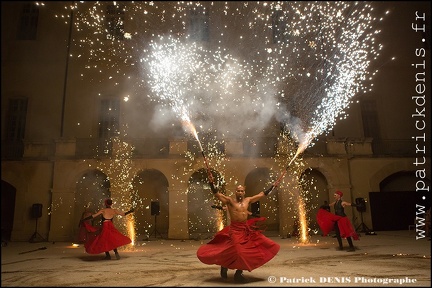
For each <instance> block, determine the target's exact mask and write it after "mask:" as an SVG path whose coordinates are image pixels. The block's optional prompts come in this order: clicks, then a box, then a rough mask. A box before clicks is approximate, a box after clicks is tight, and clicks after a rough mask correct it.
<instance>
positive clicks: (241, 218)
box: [215, 185, 264, 222]
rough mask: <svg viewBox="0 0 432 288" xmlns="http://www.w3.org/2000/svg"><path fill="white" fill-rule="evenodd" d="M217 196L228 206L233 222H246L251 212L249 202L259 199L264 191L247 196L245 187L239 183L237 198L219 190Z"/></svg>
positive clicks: (236, 192)
mask: <svg viewBox="0 0 432 288" xmlns="http://www.w3.org/2000/svg"><path fill="white" fill-rule="evenodd" d="M215 196H216V197H217V198H218V199H219V200H220V201H221V202H222V203H223V204H224V205H226V206H227V208H228V212H229V215H230V219H231V221H232V222H246V221H247V218H248V215H249V214H250V213H249V211H248V207H249V204H251V203H254V202H256V201H258V200H259V199H260V198H261V197H263V196H264V192H260V193H258V194H256V195H254V196H252V197H245V187H244V186H242V185H238V186H237V188H236V191H235V198H232V197H228V196H225V195H223V194H221V193H219V192H217V193H216V194H215Z"/></svg>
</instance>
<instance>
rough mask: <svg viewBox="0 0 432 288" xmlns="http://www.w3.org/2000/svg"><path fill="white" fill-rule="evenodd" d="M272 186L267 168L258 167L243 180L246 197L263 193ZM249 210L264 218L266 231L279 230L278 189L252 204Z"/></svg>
mask: <svg viewBox="0 0 432 288" xmlns="http://www.w3.org/2000/svg"><path fill="white" fill-rule="evenodd" d="M272 184H273V181H272V179H271V173H270V169H269V168H265V167H258V168H255V169H253V170H251V171H250V172H249V173H248V174H247V175H246V178H245V186H246V196H253V195H256V194H258V193H259V192H261V191H265V190H266V189H268V188H269V187H270V186H271V185H272ZM249 210H250V211H251V212H252V213H254V214H257V213H258V214H259V216H262V217H265V218H266V223H265V225H266V227H267V229H266V231H278V230H279V203H278V189H274V190H273V191H272V193H271V194H269V195H268V196H267V197H264V198H261V199H260V201H257V202H255V203H252V204H251V206H250V207H249Z"/></svg>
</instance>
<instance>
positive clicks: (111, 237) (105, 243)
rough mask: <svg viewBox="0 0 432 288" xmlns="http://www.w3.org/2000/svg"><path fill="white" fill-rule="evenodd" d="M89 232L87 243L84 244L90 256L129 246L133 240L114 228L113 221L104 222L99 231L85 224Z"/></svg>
mask: <svg viewBox="0 0 432 288" xmlns="http://www.w3.org/2000/svg"><path fill="white" fill-rule="evenodd" d="M84 225H85V227H86V229H87V231H88V232H92V233H89V234H88V237H87V241H86V242H85V244H84V247H85V250H86V252H87V253H89V254H99V253H103V252H107V251H110V250H114V249H116V248H118V247H120V246H124V245H127V244H129V243H131V242H132V240H131V239H130V238H129V237H127V236H125V235H123V234H121V233H120V232H119V231H118V230H117V229H116V228H115V226H114V224H113V223H112V221H104V222H102V229H101V230H100V233H98V231H99V230H98V229H97V228H95V227H93V226H91V225H90V224H87V223H85V222H84Z"/></svg>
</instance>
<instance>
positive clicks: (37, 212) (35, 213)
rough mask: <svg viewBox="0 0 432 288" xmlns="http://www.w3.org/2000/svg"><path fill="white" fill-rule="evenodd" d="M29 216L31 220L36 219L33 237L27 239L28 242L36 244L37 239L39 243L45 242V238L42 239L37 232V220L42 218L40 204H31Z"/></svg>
mask: <svg viewBox="0 0 432 288" xmlns="http://www.w3.org/2000/svg"><path fill="white" fill-rule="evenodd" d="M31 216H32V218H35V219H36V227H35V232H34V233H33V235H32V236H31V237H30V239H29V242H30V243H34V242H38V241H37V240H36V239H38V238H39V240H40V241H39V242H43V241H46V240H45V238H43V237H42V235H40V234H39V232H38V231H37V224H38V219H39V218H40V217H42V204H40V203H35V204H33V206H32V210H31Z"/></svg>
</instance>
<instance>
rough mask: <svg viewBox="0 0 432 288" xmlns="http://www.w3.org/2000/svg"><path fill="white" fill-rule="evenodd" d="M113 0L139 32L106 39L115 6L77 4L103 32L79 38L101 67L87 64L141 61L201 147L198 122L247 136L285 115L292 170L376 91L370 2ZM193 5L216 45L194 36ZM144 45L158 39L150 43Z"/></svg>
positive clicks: (209, 129) (154, 94) (80, 18)
mask: <svg viewBox="0 0 432 288" xmlns="http://www.w3.org/2000/svg"><path fill="white" fill-rule="evenodd" d="M166 3H170V4H166ZM110 4H112V5H114V6H116V7H117V9H119V11H126V12H127V13H126V14H125V15H128V17H129V19H125V21H126V20H128V22H130V23H132V22H134V19H140V21H141V22H140V23H139V24H138V25H136V26H133V25H132V26H129V27H135V28H136V31H133V30H131V31H125V35H124V36H125V40H127V41H115V40H114V39H113V40H112V41H100V38H101V37H102V36H103V35H105V34H106V27H105V26H104V23H106V19H105V18H104V15H105V7H104V6H106V5H107V4H106V3H104V2H103V1H102V2H99V1H98V2H91V3H90V2H85V3H84V2H83V3H81V2H75V6H77V5H89V10H88V11H87V13H85V11H82V12H80V13H79V14H77V21H76V23H77V29H78V30H80V31H82V30H86V29H92V30H94V33H93V34H92V33H87V34H86V35H93V37H94V38H85V39H79V41H77V42H76V45H78V46H79V47H80V48H82V49H83V50H86V49H87V50H88V51H84V53H83V54H82V56H83V58H84V59H87V58H88V59H90V60H91V61H92V65H89V66H87V67H86V68H89V69H97V70H99V72H105V73H106V72H107V71H106V70H108V69H112V68H114V69H116V67H117V66H119V67H121V66H120V65H117V64H122V66H126V67H127V66H128V64H129V67H130V66H133V65H136V64H138V62H139V61H141V65H139V68H140V69H142V71H144V73H143V74H144V76H145V77H144V78H145V79H144V80H143V81H142V82H140V83H144V85H145V86H147V84H149V85H150V88H151V91H147V92H148V93H149V98H150V99H151V100H152V101H157V102H158V103H160V105H163V106H165V105H167V106H169V107H170V108H171V110H172V112H173V114H175V116H176V117H179V118H180V119H181V122H182V124H183V128H184V129H185V130H186V131H188V132H190V133H191V134H192V135H193V136H194V137H195V138H196V139H197V141H198V144H199V146H200V149H201V151H203V149H202V145H201V142H200V140H199V139H198V133H197V132H196V129H195V126H194V125H193V124H192V123H195V125H196V127H199V128H200V131H203V132H205V133H209V134H211V133H213V134H219V135H221V136H223V137H225V138H229V137H230V136H233V135H234V136H236V137H239V138H241V137H244V136H245V135H250V134H251V131H253V133H259V135H262V134H264V133H265V132H266V130H270V129H267V128H268V124H269V123H271V122H270V121H271V120H272V119H273V118H276V119H277V121H278V122H280V123H283V124H284V130H285V131H286V132H288V133H289V134H290V136H291V138H292V139H294V140H295V141H296V143H298V147H297V152H296V153H295V155H294V157H293V158H292V159H291V161H289V164H288V165H287V166H286V167H287V168H288V167H289V166H290V165H291V164H292V163H293V162H294V160H295V159H296V158H297V157H298V156H299V155H300V154H301V153H303V152H304V151H305V150H306V149H307V148H308V147H310V146H311V145H313V141H314V139H316V137H317V136H319V135H321V134H323V133H325V132H327V131H329V130H330V129H331V128H332V127H333V126H334V125H335V124H336V120H337V119H338V118H339V119H342V118H344V117H346V116H347V115H346V114H345V110H346V109H347V107H348V106H349V104H350V103H351V101H352V99H353V97H354V96H356V95H358V94H360V93H365V92H367V91H368V89H370V86H369V87H368V85H367V83H368V81H369V80H371V79H372V77H371V76H370V75H369V71H368V70H369V69H370V66H371V63H372V62H373V61H374V60H375V59H376V58H377V57H378V56H379V51H380V49H381V48H382V47H381V45H379V44H378V43H376V41H375V36H376V34H378V33H379V32H380V31H379V30H376V28H375V27H376V25H377V24H378V21H381V19H377V18H375V17H374V16H373V13H374V9H373V7H372V6H371V5H370V4H369V3H368V2H342V1H337V2H336V1H332V2H330V1H329V2H319V1H318V2H309V1H299V2H291V1H274V2H273V1H272V2H265V1H264V2H262V1H260V2H249V1H247V2H240V1H231V2H219V1H215V2H198V1H189V2H163V4H162V2H152V1H150V2H147V1H142V2H131V3H127V2H112V3H111V2H110ZM75 8H77V7H75ZM81 10H82V9H81ZM81 10H80V11H81ZM190 11H194V13H195V15H198V14H201V15H205V16H206V15H208V16H209V19H211V25H212V33H211V41H210V42H209V44H211V45H205V47H211V49H209V48H207V49H204V48H203V47H200V46H199V45H198V44H196V43H201V42H199V41H198V42H193V41H191V38H190V36H191V35H188V33H189V32H188V27H187V23H188V22H189V20H190V19H189V18H188V17H189V15H191V14H189V12H190ZM139 17H141V18H139ZM135 22H137V21H135ZM140 24H141V25H140ZM207 24H208V23H207ZM232 31H235V33H232ZM142 43H150V45H149V46H148V47H144V48H143V44H142ZM233 43H234V44H233ZM88 54H90V55H88ZM141 55H146V56H145V57H141ZM79 56H81V55H79ZM87 56H88V57H87ZM138 58H139V59H138ZM104 65H105V66H104ZM137 67H138V65H137ZM104 69H105V70H104ZM116 72H118V71H116ZM374 72H376V71H374ZM119 74H120V75H121V73H119ZM83 75H85V73H83ZM373 75H375V74H373ZM156 118H157V115H155V119H156ZM159 118H161V117H159ZM159 120H162V121H166V120H165V119H159ZM154 122H157V121H154ZM158 124H159V123H158ZM215 132H216V133H215ZM219 135H218V136H219ZM285 172H286V169H285V171H284V172H283V174H282V176H283V175H284V174H285Z"/></svg>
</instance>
